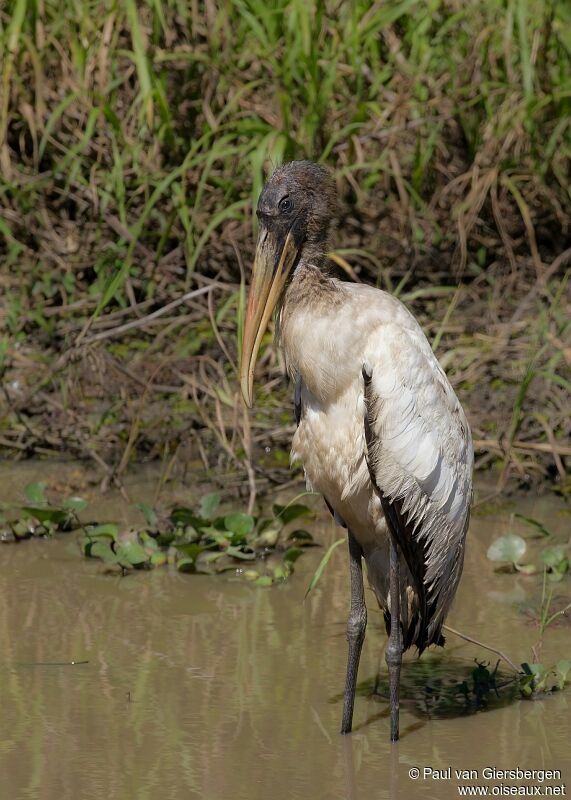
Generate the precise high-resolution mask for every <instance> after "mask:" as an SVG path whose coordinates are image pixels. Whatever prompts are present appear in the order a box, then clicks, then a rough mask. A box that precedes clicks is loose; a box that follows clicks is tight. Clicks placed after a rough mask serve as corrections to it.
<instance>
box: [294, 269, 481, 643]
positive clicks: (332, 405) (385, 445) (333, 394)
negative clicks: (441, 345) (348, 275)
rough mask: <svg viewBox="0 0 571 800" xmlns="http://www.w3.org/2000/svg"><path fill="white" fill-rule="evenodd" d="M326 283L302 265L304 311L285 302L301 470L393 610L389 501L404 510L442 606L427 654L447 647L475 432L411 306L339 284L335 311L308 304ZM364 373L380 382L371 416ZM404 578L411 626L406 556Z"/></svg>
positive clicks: (413, 602)
mask: <svg viewBox="0 0 571 800" xmlns="http://www.w3.org/2000/svg"><path fill="white" fill-rule="evenodd" d="M314 272H319V274H318V275H315V274H313V273H314ZM316 281H317V282H320V283H322V282H323V275H322V273H321V271H319V270H318V268H317V267H313V266H312V265H310V264H305V263H304V262H300V264H299V265H298V266H297V269H296V273H295V275H294V278H293V283H295V284H297V286H294V287H293V289H292V291H293V292H294V298H295V302H294V303H293V304H291V303H290V302H289V299H288V298H289V296H288V295H286V298H285V301H284V305H283V307H282V309H281V316H280V321H279V329H280V342H281V346H282V348H283V351H284V354H285V358H286V363H287V366H288V370H289V371H290V372H291V374H292V375H298V376H299V378H300V379H301V408H302V412H301V418H300V421H299V425H298V428H297V431H296V433H295V436H294V439H293V445H292V459H293V460H297V461H300V462H301V463H302V464H303V466H304V470H305V474H306V478H307V481H308V483H309V485H310V486H311V487H312V488H313V489H314V490H316V491H318V492H321V494H323V496H324V497H325V498H326V500H327V502H328V503H329V505H330V506H331V507H332V508H333V509H334V510H335V512H336V513H337V514H338V515H339V517H341V519H342V520H343V521H344V522H345V524H346V525H347V527H348V528H349V529H350V530H351V531H352V533H353V534H354V536H355V538H356V539H357V541H358V543H359V545H360V546H361V548H362V550H363V554H364V557H365V561H366V563H367V565H368V576H369V581H370V583H371V586H372V588H373V589H374V590H375V593H376V595H377V598H378V600H379V603H380V604H381V606H382V607H383V608H384V609H388V608H389V601H388V591H389V589H388V584H389V581H388V558H387V557H386V555H387V548H388V542H387V536H388V532H387V526H386V522H385V516H384V513H383V510H382V507H381V502H380V499H379V495H378V490H381V491H382V492H383V493H384V494H385V495H386V496H387V498H388V499H389V500H390V501H391V502H395V501H400V502H402V512H403V514H404V516H405V518H406V521H407V523H411V524H412V526H413V531H414V532H413V536H414V537H415V539H417V540H418V541H419V542H421V543H424V549H425V551H426V569H425V575H424V584H425V588H426V591H427V599H428V600H429V601H431V603H432V605H436V606H437V608H435V609H434V612H433V614H432V616H431V619H430V620H427V621H426V622H429V623H430V624H429V629H428V631H427V633H428V642H417V643H418V644H419V645H420V647H421V649H422V648H423V647H424V646H425V645H426V644H427V643H430V642H432V641H437V640H438V637H439V635H440V628H441V625H442V622H443V621H444V617H445V616H446V613H447V611H448V609H449V606H450V603H451V601H452V599H453V596H454V592H455V589H456V586H457V583H458V580H459V578H460V573H461V568H462V561H463V552H464V539H465V533H466V527H467V524H468V518H469V509H470V500H471V495H472V469H473V451H472V440H471V435H470V429H469V426H468V423H467V421H466V417H465V415H464V412H463V410H462V407H461V406H460V403H459V402H458V399H457V397H456V395H455V394H454V391H453V389H452V387H451V386H450V383H449V381H448V379H447V377H446V375H445V373H444V371H443V370H442V368H441V367H440V365H439V363H438V361H437V359H436V357H435V355H434V353H433V352H432V349H431V347H430V345H429V343H428V341H427V339H426V337H425V335H424V333H423V332H422V329H421V328H420V326H419V324H418V323H417V321H416V320H415V319H414V317H413V316H412V315H411V314H410V312H409V311H408V310H407V309H406V307H405V306H404V305H403V304H402V303H400V302H399V301H398V300H397V299H395V298H394V297H392V296H391V295H389V294H387V293H386V292H383V291H381V290H379V289H375V288H373V287H370V286H365V285H358V284H348V283H341V282H340V281H337V280H335V279H328V282H329V286H328V287H327V289H326V291H327V296H328V297H329V296H330V295H331V294H334V295H335V300H332V301H330V302H325V303H321V304H320V305H319V306H318V307H316V306H315V305H314V304H313V303H308V302H304V300H303V298H304V297H312V296H313V293H312V292H311V291H310V290H308V287H307V286H306V288H305V289H304V288H303V284H309V283H311V284H314V283H315V282H316ZM363 368H364V369H365V371H366V373H367V374H369V375H370V376H371V396H370V398H369V407H368V408H367V407H366V403H365V381H364V378H363V374H362V373H363ZM366 415H368V419H369V422H370V427H371V434H372V440H370V441H369V445H368V446H367V442H366V437H365V424H364V420H365V416H366ZM369 468H371V471H372V472H373V473H374V481H373V479H372V476H371V473H370V470H369ZM375 484H376V486H375ZM402 570H403V574H404V575H406V574H407V573H408V576H407V578H408V582H407V585H408V592H407V598H408V608H406V607H403V608H401V614H402V616H403V620H402V621H403V624H404V625H405V626H406V625H407V624H408V622H409V621H411V620H412V618H413V616H414V611H416V610H418V597H417V593H416V591H415V585H414V584H415V582H414V580H413V578H412V576H411V575H410V570H409V569H408V568H407V565H406V561H405V559H404V556H402ZM411 635H412V634H411ZM406 638H407V637H406V627H405V640H406ZM413 643H415V642H414V641H411V642H410V644H413Z"/></svg>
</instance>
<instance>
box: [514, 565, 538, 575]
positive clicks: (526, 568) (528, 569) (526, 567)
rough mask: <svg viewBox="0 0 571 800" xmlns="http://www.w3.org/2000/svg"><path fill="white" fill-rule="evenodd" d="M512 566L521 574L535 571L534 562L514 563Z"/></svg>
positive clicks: (533, 573) (529, 573) (534, 572)
mask: <svg viewBox="0 0 571 800" xmlns="http://www.w3.org/2000/svg"><path fill="white" fill-rule="evenodd" d="M514 566H515V568H516V569H517V571H518V572H521V573H522V575H535V574H536V572H537V567H536V566H535V564H515V565H514Z"/></svg>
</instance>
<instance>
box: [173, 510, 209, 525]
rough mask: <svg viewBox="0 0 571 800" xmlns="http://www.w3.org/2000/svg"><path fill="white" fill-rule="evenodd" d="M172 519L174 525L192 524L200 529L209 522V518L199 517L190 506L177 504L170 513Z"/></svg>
mask: <svg viewBox="0 0 571 800" xmlns="http://www.w3.org/2000/svg"><path fill="white" fill-rule="evenodd" d="M170 519H171V522H172V523H173V525H180V526H182V525H192V527H193V528H196V529H199V528H202V527H204V525H207V524H208V521H207V520H204V519H202V518H201V517H198V516H197V515H196V514H195V513H194V512H193V511H191V510H190V508H186V506H177V507H176V508H173V510H172V511H171V513H170Z"/></svg>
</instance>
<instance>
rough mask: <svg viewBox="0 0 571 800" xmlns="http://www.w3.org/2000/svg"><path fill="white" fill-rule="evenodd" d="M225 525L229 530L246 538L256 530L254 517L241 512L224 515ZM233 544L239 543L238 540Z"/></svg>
mask: <svg viewBox="0 0 571 800" xmlns="http://www.w3.org/2000/svg"><path fill="white" fill-rule="evenodd" d="M224 527H225V528H226V530H227V531H230V532H231V533H235V534H236V535H237V536H239V537H243V538H245V537H246V536H247V535H248V534H249V533H251V532H252V531H253V530H254V518H253V517H252V516H250V514H243V513H241V512H236V513H235V514H227V515H226V516H225V517H224ZM233 544H237V542H233Z"/></svg>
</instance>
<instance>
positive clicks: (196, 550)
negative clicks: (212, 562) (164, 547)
mask: <svg viewBox="0 0 571 800" xmlns="http://www.w3.org/2000/svg"><path fill="white" fill-rule="evenodd" d="M175 547H176V549H177V551H178V552H179V553H180V554H181V556H183V557H184V558H185V559H188V558H189V559H190V560H191V561H196V559H197V558H198V556H199V555H200V554H201V553H202V552H203V551H204V550H205V549H206V548H205V547H204V545H202V544H197V543H196V542H190V543H189V544H175ZM181 560H182V559H181Z"/></svg>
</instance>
